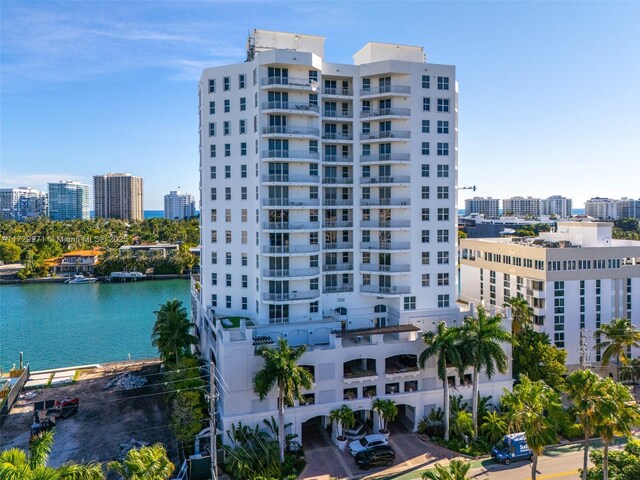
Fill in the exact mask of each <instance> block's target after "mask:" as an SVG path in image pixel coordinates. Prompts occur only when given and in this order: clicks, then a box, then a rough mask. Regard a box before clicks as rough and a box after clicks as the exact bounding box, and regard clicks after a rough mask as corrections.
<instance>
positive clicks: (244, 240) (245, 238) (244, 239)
mask: <svg viewBox="0 0 640 480" xmlns="http://www.w3.org/2000/svg"><path fill="white" fill-rule="evenodd" d="M240 234H241V237H242V245H246V244H247V243H248V242H249V241H248V237H249V234H248V233H247V231H246V230H242V232H240Z"/></svg>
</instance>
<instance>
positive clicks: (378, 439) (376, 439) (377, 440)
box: [349, 434, 389, 457]
mask: <svg viewBox="0 0 640 480" xmlns="http://www.w3.org/2000/svg"><path fill="white" fill-rule="evenodd" d="M378 445H389V440H387V437H385V436H384V435H380V434H375V435H367V436H365V437H362V438H361V439H360V440H356V441H355V442H351V443H350V444H349V452H351V455H353V456H354V457H355V456H356V454H357V453H358V452H364V451H365V450H369V449H370V448H372V447H377V446H378Z"/></svg>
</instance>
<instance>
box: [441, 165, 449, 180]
mask: <svg viewBox="0 0 640 480" xmlns="http://www.w3.org/2000/svg"><path fill="white" fill-rule="evenodd" d="M448 177H449V165H438V178H448Z"/></svg>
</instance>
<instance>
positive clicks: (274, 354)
mask: <svg viewBox="0 0 640 480" xmlns="http://www.w3.org/2000/svg"><path fill="white" fill-rule="evenodd" d="M306 350H307V347H306V346H304V345H301V346H299V347H293V348H292V347H290V346H289V343H288V342H287V341H286V340H284V339H282V338H281V339H279V340H278V345H277V347H276V348H270V347H260V348H259V349H258V355H261V356H262V357H263V358H264V367H262V370H260V371H259V372H258V373H256V375H255V377H254V378H253V391H254V393H255V394H256V395H258V397H259V398H260V400H264V399H265V398H267V396H268V395H269V392H271V390H273V387H275V386H277V387H278V444H279V446H280V463H284V450H285V433H284V430H285V426H284V407H285V405H293V402H294V401H295V400H302V398H303V397H302V390H303V389H305V390H308V389H310V388H311V384H312V381H313V379H312V377H311V373H309V371H308V370H307V369H305V368H303V367H301V366H300V365H298V363H297V362H298V360H299V359H300V357H302V355H303V354H304V352H305V351H306Z"/></svg>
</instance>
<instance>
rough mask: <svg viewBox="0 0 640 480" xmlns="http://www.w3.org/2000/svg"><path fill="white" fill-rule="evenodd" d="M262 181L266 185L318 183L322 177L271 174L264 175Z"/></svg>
mask: <svg viewBox="0 0 640 480" xmlns="http://www.w3.org/2000/svg"><path fill="white" fill-rule="evenodd" d="M262 181H263V182H265V183H318V182H320V177H318V176H317V175H299V174H288V173H286V174H271V175H263V176H262Z"/></svg>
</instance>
